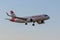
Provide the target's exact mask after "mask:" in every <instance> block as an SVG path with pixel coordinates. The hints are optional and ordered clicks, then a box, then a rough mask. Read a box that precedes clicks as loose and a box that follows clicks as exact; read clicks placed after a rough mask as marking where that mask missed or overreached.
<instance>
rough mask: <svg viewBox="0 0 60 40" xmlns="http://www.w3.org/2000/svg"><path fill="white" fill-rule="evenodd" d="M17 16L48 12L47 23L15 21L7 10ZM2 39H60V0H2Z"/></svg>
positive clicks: (0, 12) (0, 21)
mask: <svg viewBox="0 0 60 40" xmlns="http://www.w3.org/2000/svg"><path fill="white" fill-rule="evenodd" d="M10 10H13V11H14V12H15V14H16V15H17V16H19V17H20V16H23V17H24V16H32V15H40V14H47V15H49V16H50V19H49V20H47V21H45V24H40V25H39V24H37V23H36V25H35V26H32V23H29V24H28V25H25V24H22V23H13V22H10V21H7V20H5V18H9V17H8V16H7V15H6V12H9V11H10ZM0 40H60V0H0Z"/></svg>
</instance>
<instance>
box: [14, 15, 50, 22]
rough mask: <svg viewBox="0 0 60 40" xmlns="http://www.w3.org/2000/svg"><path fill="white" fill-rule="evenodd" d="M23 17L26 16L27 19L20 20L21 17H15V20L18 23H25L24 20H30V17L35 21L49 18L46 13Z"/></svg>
mask: <svg viewBox="0 0 60 40" xmlns="http://www.w3.org/2000/svg"><path fill="white" fill-rule="evenodd" d="M23 18H27V20H22V19H17V18H16V19H15V22H18V23H26V22H31V21H30V19H32V20H33V22H37V21H41V20H47V19H49V16H48V15H37V16H31V17H23Z"/></svg>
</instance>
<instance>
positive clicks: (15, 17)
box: [15, 17, 27, 20]
mask: <svg viewBox="0 0 60 40" xmlns="http://www.w3.org/2000/svg"><path fill="white" fill-rule="evenodd" d="M15 18H17V19H22V20H27V18H23V17H15Z"/></svg>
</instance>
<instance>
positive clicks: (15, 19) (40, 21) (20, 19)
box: [6, 10, 50, 26]
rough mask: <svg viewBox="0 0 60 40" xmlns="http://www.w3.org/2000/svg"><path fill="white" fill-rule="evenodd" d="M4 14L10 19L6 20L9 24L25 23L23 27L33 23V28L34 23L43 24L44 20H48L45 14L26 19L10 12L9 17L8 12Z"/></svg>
mask: <svg viewBox="0 0 60 40" xmlns="http://www.w3.org/2000/svg"><path fill="white" fill-rule="evenodd" d="M6 14H7V15H8V16H10V17H11V19H8V18H6V19H7V20H9V21H11V22H17V23H25V25H27V24H28V23H31V22H32V23H33V24H32V26H35V22H37V23H38V24H43V23H45V22H44V21H45V20H48V19H49V18H50V17H49V16H48V15H46V14H42V15H35V16H28V17H17V16H16V15H15V13H14V12H13V11H12V10H11V11H10V14H11V15H9V14H8V12H6Z"/></svg>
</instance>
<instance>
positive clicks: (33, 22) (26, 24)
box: [25, 22, 35, 26]
mask: <svg viewBox="0 0 60 40" xmlns="http://www.w3.org/2000/svg"><path fill="white" fill-rule="evenodd" d="M34 23H35V22H33V24H32V26H35V24H34ZM25 25H28V24H27V23H25Z"/></svg>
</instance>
